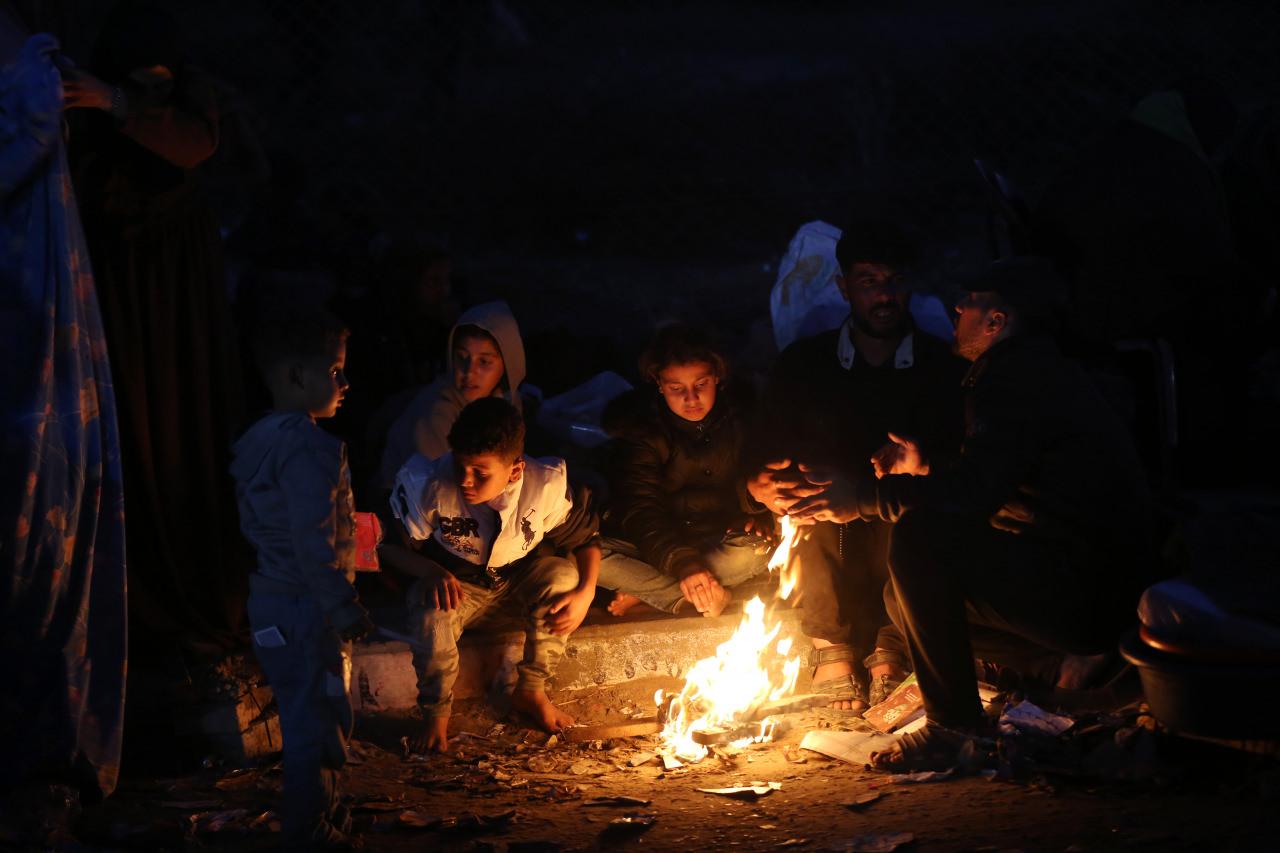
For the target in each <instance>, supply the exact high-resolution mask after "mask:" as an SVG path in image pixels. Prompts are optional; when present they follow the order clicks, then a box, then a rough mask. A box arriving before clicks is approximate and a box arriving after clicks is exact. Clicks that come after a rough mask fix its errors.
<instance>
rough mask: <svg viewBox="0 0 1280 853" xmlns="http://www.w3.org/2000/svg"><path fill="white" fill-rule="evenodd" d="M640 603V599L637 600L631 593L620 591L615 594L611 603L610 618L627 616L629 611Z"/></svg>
mask: <svg viewBox="0 0 1280 853" xmlns="http://www.w3.org/2000/svg"><path fill="white" fill-rule="evenodd" d="M639 603H640V599H638V598H636V597H635V596H634V595H632V594H631V593H629V592H623V591H622V590H618V591H617V592H615V593H614V594H613V601H610V602H609V615H610V616H625V615H626V613H627V611H628V610H630V609H631V608H633V607H635V606H636V605H637V604H639Z"/></svg>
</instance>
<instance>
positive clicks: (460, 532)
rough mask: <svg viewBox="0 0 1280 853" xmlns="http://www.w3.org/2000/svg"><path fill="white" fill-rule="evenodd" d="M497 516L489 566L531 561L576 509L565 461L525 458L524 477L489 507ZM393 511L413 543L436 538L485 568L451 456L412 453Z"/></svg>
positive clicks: (470, 511)
mask: <svg viewBox="0 0 1280 853" xmlns="http://www.w3.org/2000/svg"><path fill="white" fill-rule="evenodd" d="M488 507H489V508H490V509H492V510H493V511H494V512H496V513H497V515H498V519H499V522H498V532H497V536H496V537H495V538H494V541H493V542H492V548H490V550H489V561H488V564H489V566H492V567H494V568H501V567H502V566H505V565H508V564H509V563H514V562H515V561H516V560H519V559H520V558H522V557H525V556H527V555H528V554H529V553H530V552H531V551H532V550H533V549H534V548H535V547H536V546H537V545H538V543H539V542H541V541H542V538H543V536H545V535H546V533H547V531H549V530H554V529H555V528H556V527H559V526H560V525H561V524H563V523H564V520H565V519H566V518H568V516H569V511H570V510H571V509H572V508H573V499H572V498H571V497H570V491H569V476H568V471H567V468H566V466H565V463H564V460H563V459H556V458H547V459H534V458H532V457H529V456H526V457H524V474H523V476H521V478H520V479H519V480H517V481H516V482H514V483H511V484H509V485H508V486H507V488H506V489H505V490H503V492H502V494H501V495H499V496H498V497H496V498H494V499H493V500H492V501H490V502H489V503H488ZM391 510H392V512H394V513H395V516H396V518H398V519H400V521H401V522H403V523H404V526H405V529H406V530H408V531H409V535H410V536H412V537H413V538H414V539H426V538H428V537H434V538H435V540H436V542H438V543H439V544H440V545H441V546H443V547H444V548H445V550H447V551H449V552H450V553H453V554H456V555H457V556H458V557H460V558H461V559H463V560H466V561H467V562H469V563H474V564H475V565H480V564H481V559H482V558H481V555H482V554H483V553H484V544H485V543H483V542H480V541H479V539H478V529H479V528H478V525H474V524H468V523H467V522H468V521H470V520H474V519H475V517H476V516H475V514H474V513H475V508H474V507H472V506H470V505H468V504H467V503H466V501H464V500H463V499H462V490H461V489H460V488H458V484H457V482H456V481H455V479H454V473H453V454H452V453H447V454H445V455H444V456H441V457H440V458H439V459H437V460H435V461H434V462H432V461H430V460H428V459H427V458H426V457H424V456H422V455H420V454H416V453H415V454H414V455H413V456H412V457H411V458H410V459H409V461H408V462H406V463H405V464H404V466H403V467H401V469H400V472H399V473H398V474H396V484H395V488H393V489H392V490H391Z"/></svg>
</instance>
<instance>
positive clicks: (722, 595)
mask: <svg viewBox="0 0 1280 853" xmlns="http://www.w3.org/2000/svg"><path fill="white" fill-rule="evenodd" d="M716 589H718V590H719V592H718V593H713V594H712V596H711V606H710V607H708V608H707V609H706V610H704V611H702V615H703V616H719V615H720V614H721V613H723V612H724V609H725V608H726V607H728V606H729V602H731V601H733V592H731V591H730V590H729V588H728V587H727V586H721V587H716Z"/></svg>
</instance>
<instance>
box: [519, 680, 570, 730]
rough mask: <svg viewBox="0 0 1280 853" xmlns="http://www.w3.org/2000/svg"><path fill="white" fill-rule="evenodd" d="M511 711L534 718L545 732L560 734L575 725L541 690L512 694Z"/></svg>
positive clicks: (520, 691)
mask: <svg viewBox="0 0 1280 853" xmlns="http://www.w3.org/2000/svg"><path fill="white" fill-rule="evenodd" d="M511 709H512V710H514V711H520V712H521V713H524V714H527V715H528V716H529V717H532V718H533V721H534V722H535V723H537V724H538V725H539V726H540V727H541V728H542V729H543V731H548V732H559V731H563V730H565V729H567V728H569V727H570V726H572V725H573V717H570V716H569V715H568V714H566V713H565V712H564V711H561V710H560V709H559V708H557V707H556V706H555V705H552V704H551V700H550V699H548V698H547V694H546V693H544V692H542V691H541V690H519V689H517V690H516V691H515V692H514V693H512V694H511Z"/></svg>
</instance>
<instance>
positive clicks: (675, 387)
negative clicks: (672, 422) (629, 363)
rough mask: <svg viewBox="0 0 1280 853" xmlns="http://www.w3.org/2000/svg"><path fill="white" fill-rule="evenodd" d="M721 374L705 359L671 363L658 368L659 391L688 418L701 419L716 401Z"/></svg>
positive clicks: (672, 409) (668, 404) (676, 411)
mask: <svg viewBox="0 0 1280 853" xmlns="http://www.w3.org/2000/svg"><path fill="white" fill-rule="evenodd" d="M719 383H720V378H719V377H718V376H716V374H715V368H713V367H712V366H711V365H710V364H708V363H707V362H705V361H692V362H689V363H688V364H668V365H667V366H666V367H664V368H662V370H660V371H659V372H658V391H659V392H660V393H661V394H662V398H663V399H664V400H666V401H667V406H668V408H670V409H671V411H672V412H674V413H675V414H677V415H679V416H680V417H682V418H684V419H685V420H686V421H695V422H696V421H700V420H702V419H703V418H705V417H706V416H707V415H708V414H710V413H711V408H712V407H713V406H714V405H715V404H716V387H717V386H718V385H719Z"/></svg>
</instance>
